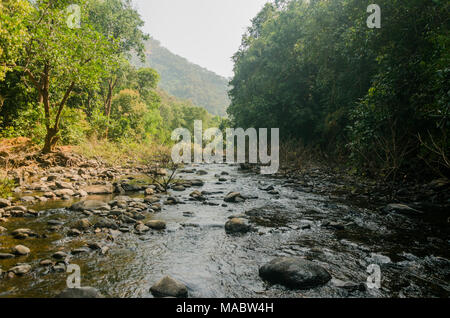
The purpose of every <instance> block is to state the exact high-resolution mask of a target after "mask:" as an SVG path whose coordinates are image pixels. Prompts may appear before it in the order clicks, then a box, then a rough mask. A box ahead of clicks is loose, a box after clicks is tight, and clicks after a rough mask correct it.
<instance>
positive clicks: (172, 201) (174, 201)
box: [165, 197, 181, 205]
mask: <svg viewBox="0 0 450 318" xmlns="http://www.w3.org/2000/svg"><path fill="white" fill-rule="evenodd" d="M180 203H181V202H180V200H178V199H177V198H175V197H168V198H167V201H166V202H165V204H167V205H177V204H180Z"/></svg>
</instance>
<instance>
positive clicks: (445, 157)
mask: <svg viewBox="0 0 450 318" xmlns="http://www.w3.org/2000/svg"><path fill="white" fill-rule="evenodd" d="M377 4H378V5H379V7H380V8H381V28H369V27H368V24H367V19H368V18H369V16H370V12H369V13H366V12H367V7H368V5H369V2H367V1H360V0H342V1H337V0H335V1H322V0H311V1H301V0H290V1H282V0H280V1H275V2H274V3H269V4H266V6H265V7H264V8H263V9H262V10H261V11H260V12H259V14H258V15H257V16H256V17H255V18H254V19H253V21H252V26H251V27H250V28H249V29H248V31H247V33H246V34H245V36H244V37H243V39H242V45H241V48H240V50H239V52H237V53H236V54H235V56H234V61H235V69H234V72H235V76H234V78H233V79H232V81H231V86H232V89H231V92H230V96H231V100H232V103H231V106H230V107H229V109H228V113H229V115H230V117H231V119H232V120H233V122H234V124H235V125H236V126H239V127H279V128H280V129H281V136H282V138H283V139H284V140H285V141H286V140H295V141H297V142H298V143H301V144H304V145H306V146H308V147H310V148H315V149H318V150H319V151H321V152H322V153H325V154H326V155H327V158H333V159H340V160H341V162H348V164H349V166H351V167H357V168H358V170H359V171H360V172H362V173H363V174H366V175H371V176H382V177H384V178H387V179H393V178H394V179H395V178H398V177H400V176H401V177H403V176H424V175H428V176H431V175H447V176H448V174H449V168H450V157H449V155H450V154H449V151H450V139H449V133H450V131H449V129H450V122H449V103H450V90H449V88H450V87H449V83H450V69H449V65H450V63H449V62H450V42H449V41H450V36H449V19H450V16H449V15H448V12H449V9H450V3H449V2H448V1H440V0H434V1H431V0H394V1H393V0H380V1H377Z"/></svg>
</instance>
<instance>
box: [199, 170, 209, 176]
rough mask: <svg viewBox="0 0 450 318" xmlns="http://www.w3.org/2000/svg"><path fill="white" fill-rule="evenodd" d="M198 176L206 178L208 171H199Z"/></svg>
mask: <svg viewBox="0 0 450 318" xmlns="http://www.w3.org/2000/svg"><path fill="white" fill-rule="evenodd" d="M196 174H197V175H199V176H206V175H207V174H208V171H206V170H198V171H197V173H196Z"/></svg>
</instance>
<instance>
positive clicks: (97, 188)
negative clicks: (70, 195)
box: [83, 184, 114, 194]
mask: <svg viewBox="0 0 450 318" xmlns="http://www.w3.org/2000/svg"><path fill="white" fill-rule="evenodd" d="M83 190H84V191H86V192H87V193H88V194H112V193H114V186H113V185H112V184H105V185H91V186H87V187H85V188H84V189H83Z"/></svg>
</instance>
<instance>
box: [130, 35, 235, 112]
mask: <svg viewBox="0 0 450 318" xmlns="http://www.w3.org/2000/svg"><path fill="white" fill-rule="evenodd" d="M146 57H147V60H146V62H145V64H144V65H143V64H142V63H140V62H138V61H137V59H133V64H136V65H137V66H148V67H152V68H154V69H156V70H157V71H158V73H159V74H160V75H161V81H160V83H159V87H160V88H161V89H163V90H165V91H166V92H168V93H169V94H171V95H173V96H175V97H178V98H180V99H184V100H190V101H192V102H193V103H194V104H195V105H198V106H201V107H203V108H205V109H206V110H207V111H208V112H209V113H211V114H213V115H219V116H225V115H226V109H227V107H228V105H229V104H230V100H229V98H228V94H227V90H228V80H227V79H226V78H224V77H222V76H219V75H217V74H216V73H214V72H211V71H209V70H207V69H205V68H203V67H201V66H199V65H196V64H193V63H191V62H189V61H188V60H187V59H185V58H183V57H181V56H179V55H176V54H174V53H172V52H170V51H169V50H168V49H166V48H165V47H162V46H161V44H160V42H159V41H157V40H154V39H151V40H149V41H147V42H146Z"/></svg>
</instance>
